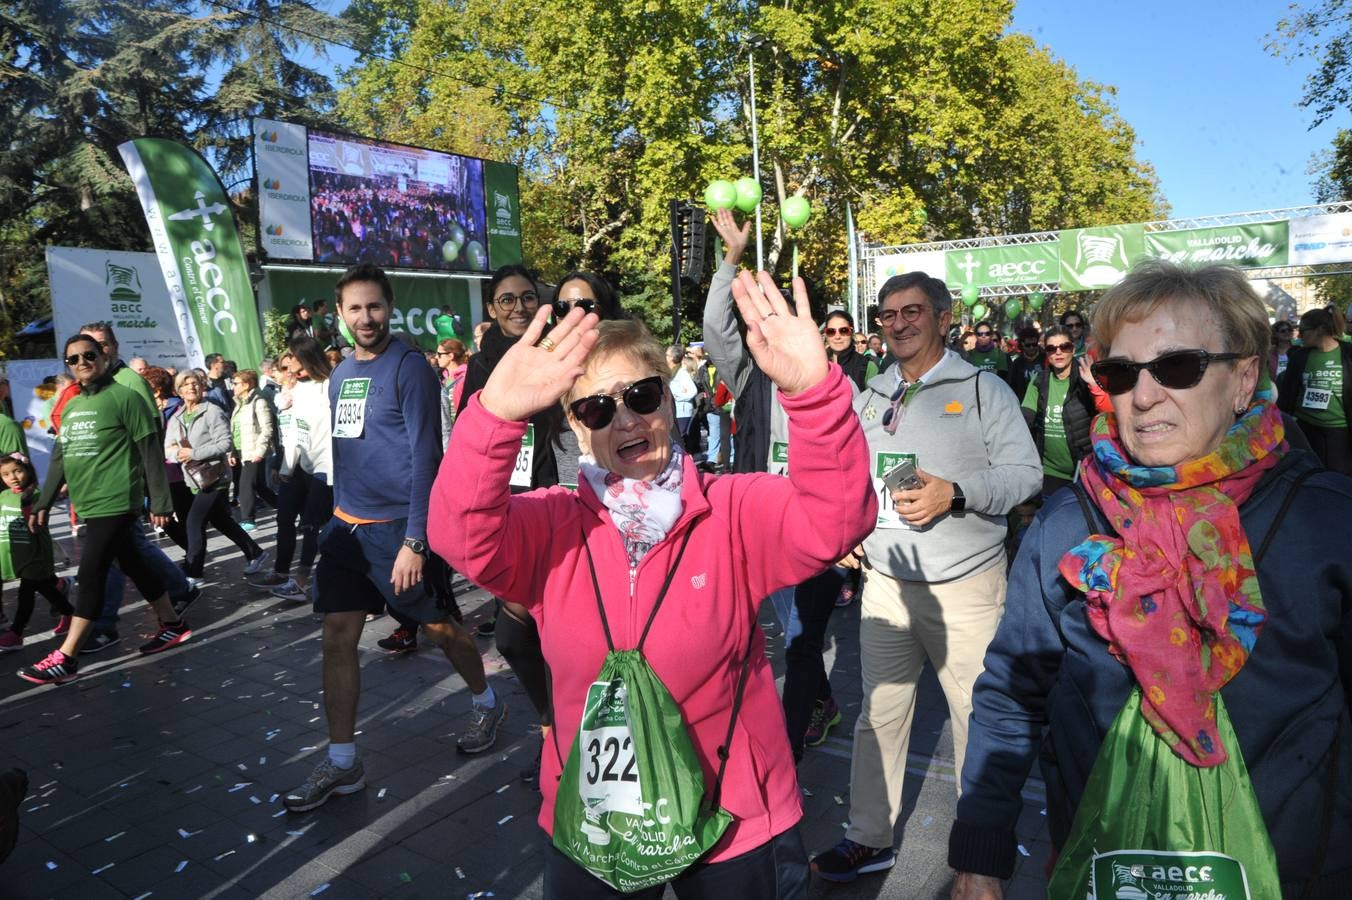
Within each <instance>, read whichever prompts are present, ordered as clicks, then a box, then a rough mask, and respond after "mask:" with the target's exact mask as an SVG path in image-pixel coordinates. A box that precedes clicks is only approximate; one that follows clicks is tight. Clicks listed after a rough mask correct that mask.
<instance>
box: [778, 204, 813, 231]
mask: <svg viewBox="0 0 1352 900" xmlns="http://www.w3.org/2000/svg"><path fill="white" fill-rule="evenodd" d="M779 215H780V218H782V219H783V220H784V224H785V225H787V226H789V227H790V228H802V227H803V226H804V225H806V224H807V220H808V219H809V218H811V217H812V204H811V203H808V202H807V198H806V197H785V198H784V205H783V206H782V207H780V209H779Z"/></svg>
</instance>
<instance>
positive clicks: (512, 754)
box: [0, 519, 1048, 900]
mask: <svg viewBox="0 0 1352 900" xmlns="http://www.w3.org/2000/svg"><path fill="white" fill-rule="evenodd" d="M55 533H56V534H57V537H58V538H59V539H60V538H63V537H64V529H63V526H62V525H60V524H58V525H57V526H56V531H55ZM213 534H214V532H213ZM255 536H256V537H257V538H258V539H259V541H260V543H262V544H264V546H270V545H271V542H272V529H271V525H270V522H269V521H268V520H266V519H264V520H262V521H261V522H260V527H259V530H258V531H257V532H256V533H255ZM165 546H166V547H168V545H167V544H166V545H165ZM169 552H170V555H171V557H173V558H175V559H177V558H179V555H180V554H179V553H178V551H177V550H176V549H174V548H169ZM210 559H211V564H210V566H209V568H208V572H207V575H208V578H209V579H211V584H210V586H209V587H208V588H207V592H206V594H205V596H204V598H203V599H202V600H201V601H199V602H198V604H197V606H196V607H194V609H193V611H192V615H191V616H190V619H191V621H192V624H193V626H194V635H193V638H192V640H191V641H190V642H189V644H187V645H185V646H184V647H182V648H180V649H176V650H172V651H169V652H167V653H164V654H162V655H158V656H154V657H149V658H144V659H143V658H139V657H138V656H137V655H136V653H135V647H136V644H137V643H138V641H137V640H136V638H137V636H138V635H140V634H142V633H147V634H148V633H149V632H150V631H151V630H153V621H152V616H151V614H150V613H149V610H148V609H147V608H146V606H145V604H143V603H140V602H139V600H137V601H135V602H129V603H128V604H126V610H127V611H126V614H125V615H124V619H123V623H122V635H123V645H121V646H119V647H117V648H116V649H113V650H109V651H107V653H108V655H106V656H105V655H101V656H96V657H92V658H91V657H86V658H85V659H86V660H87V661H88V662H86V663H85V665H84V667H83V669H82V670H81V678H80V679H78V680H77V681H75V682H73V683H71V684H68V685H64V686H61V687H55V688H53V687H35V686H32V685H28V684H27V683H25V682H22V681H20V680H19V679H17V678H14V677H13V676H11V675H8V674H7V673H8V672H11V671H13V669H15V668H17V667H18V666H19V665H23V664H27V663H29V662H32V661H36V660H37V659H39V658H41V656H43V655H45V654H46V653H47V652H49V651H50V650H51V649H52V648H53V647H54V646H55V643H54V640H53V638H52V637H51V634H50V631H41V632H33V633H32V636H30V638H29V641H28V645H27V646H25V647H24V649H23V650H22V651H21V652H17V653H11V654H7V655H5V656H4V657H3V664H2V665H0V672H4V673H6V674H4V675H3V677H0V767H8V766H10V765H19V766H21V767H23V768H25V769H27V770H28V773H29V778H30V782H31V788H30V793H29V797H28V798H27V799H26V800H25V802H24V803H23V806H22V807H21V819H22V826H23V827H22V830H21V834H20V838H19V845H18V847H17V848H16V850H15V852H14V855H13V856H12V857H11V858H10V859H9V860H8V861H7V862H6V863H4V864H3V865H0V897H14V898H47V897H59V898H67V897H75V898H80V900H101V898H105V897H106V898H121V897H132V898H145V897H158V898H191V897H202V898H231V900H233V898H246V897H266V898H292V897H296V898H301V897H309V896H318V897H323V898H324V900H343V898H375V897H400V898H404V897H410V898H411V897H436V898H459V897H474V896H480V897H489V896H493V897H499V898H504V897H524V898H533V897H539V896H540V892H541V877H540V872H541V862H540V847H541V841H542V832H540V830H539V829H538V828H537V826H536V825H535V816H536V812H537V810H538V795H537V794H536V793H535V792H534V790H533V789H530V788H526V787H523V786H522V785H521V783H520V782H519V780H518V774H517V773H518V771H519V769H520V768H521V767H523V766H525V765H526V764H527V763H528V762H529V761H530V759H531V757H532V756H533V754H534V751H535V746H536V742H537V741H538V740H539V737H538V728H534V727H532V722H531V718H532V717H531V715H530V714H529V712H528V709H529V702H528V701H527V699H526V697H525V695H524V693H523V692H522V691H521V690H520V688H519V686H518V685H517V683H516V681H515V680H514V679H512V678H511V676H510V673H509V672H508V671H507V669H506V666H505V664H504V663H503V661H502V659H501V658H500V657H499V656H498V655H497V653H496V652H495V651H494V650H493V648H492V644H491V642H481V649H482V650H483V651H484V661H485V664H486V665H487V667H488V669H489V672H490V677H493V678H494V684H495V685H496V686H497V688H498V690H499V692H500V694H502V695H504V696H505V697H506V698H507V702H508V703H509V704H510V708H511V715H510V716H509V718H508V721H507V722H506V724H505V725H504V728H503V730H502V732H500V734H499V739H498V745H497V747H496V748H495V749H494V751H493V752H491V753H488V754H485V755H482V756H478V757H469V758H467V757H463V756H458V755H457V754H456V752H455V740H456V733H457V731H458V730H459V729H460V728H462V727H463V726H464V723H465V718H466V715H467V713H468V711H469V693H468V691H467V689H466V688H465V685H464V683H463V682H462V681H461V680H460V679H459V678H458V677H457V676H456V675H455V674H454V671H453V670H452V669H451V667H450V664H449V663H448V662H447V661H446V660H445V658H444V657H443V656H442V655H441V654H440V652H438V651H437V650H436V649H435V648H433V647H430V646H424V647H423V648H422V649H421V650H420V652H418V653H417V654H415V655H412V656H404V657H398V658H393V657H388V656H385V655H384V654H382V653H381V652H380V650H379V649H378V648H377V647H376V646H375V641H376V640H377V639H379V638H380V637H383V636H384V635H385V634H387V633H388V632H389V630H390V629H391V628H392V627H393V626H392V624H391V623H390V622H389V620H388V619H379V620H377V621H375V622H373V623H371V624H370V625H368V627H367V629H366V634H365V635H364V636H363V638H362V662H363V669H362V678H363V685H364V694H363V698H362V705H361V711H360V721H359V728H360V729H361V730H360V731H359V732H358V734H359V737H358V738H357V740H358V747H359V749H360V752H361V756H362V759H363V761H364V763H365V766H366V772H367V780H368V784H369V787H368V788H367V790H365V791H364V792H361V793H359V794H356V795H353V796H349V797H340V798H335V799H333V800H331V801H330V802H329V803H328V804H327V805H325V806H323V807H320V808H319V809H317V810H314V811H312V812H310V813H306V814H302V815H289V814H287V813H285V812H283V811H282V806H281V799H280V797H279V795H280V794H282V793H284V792H285V791H287V790H288V789H290V788H292V787H294V786H295V785H297V784H299V783H300V781H302V780H303V779H304V777H305V776H306V774H308V772H309V771H310V769H311V768H312V767H313V766H314V764H315V763H316V762H317V761H318V760H319V759H320V758H321V754H322V753H323V752H324V749H323V747H324V740H325V738H324V719H323V710H322V709H321V701H322V688H321V672H320V661H321V660H320V642H319V633H320V628H319V622H318V620H317V618H316V617H315V616H314V615H313V613H312V612H311V611H310V609H309V607H308V606H305V605H295V604H290V603H286V602H284V601H280V600H274V599H273V598H271V597H269V596H268V595H266V594H263V593H259V592H255V591H252V590H250V589H249V588H248V587H247V586H246V585H245V584H244V582H243V578H242V569H243V558H242V556H241V555H240V554H239V552H238V551H237V550H236V549H235V548H234V547H233V546H231V545H230V544H228V543H227V542H226V541H224V540H223V539H221V538H219V537H216V538H215V539H214V540H213V541H212V543H211V556H210ZM13 590H14V588H13V586H12V585H11V586H10V590H9V591H7V592H6V597H5V599H6V605H5V608H6V610H7V611H12V609H13V605H12V604H13V600H12V597H13ZM131 594H132V596H134V591H132V592H131ZM460 600H461V604H462V607H463V608H464V610H465V612H466V615H467V622H469V624H470V625H473V624H475V623H477V622H478V621H480V620H481V619H482V618H483V617H484V616H485V615H486V613H487V612H488V609H489V607H488V606H487V603H488V598H487V596H486V595H484V594H483V592H481V591H477V590H472V589H470V588H468V587H466V588H465V590H464V591H463V592H462V594H461V597H460ZM39 604H40V606H39V611H38V613H37V615H36V617H35V620H34V625H33V627H34V628H47V629H50V627H51V623H50V620H49V619H48V617H47V612H46V610H45V609H44V608H42V606H41V600H39ZM858 625H859V622H858V606H857V604H856V605H854V606H852V607H849V608H847V609H845V610H843V611H841V613H840V614H838V615H837V616H835V617H834V619H833V621H832V628H831V641H830V644H829V649H828V653H829V657H828V665H829V666H830V668H831V671H832V679H831V680H832V684H833V685H834V686H835V690H836V694H837V697H838V699H839V700H840V702H841V704H842V707H843V708H844V712H845V722H844V723H842V727H841V728H839V729H837V730H836V731H835V732H833V734H832V735H831V737H830V738H829V739H828V741H827V742H826V744H825V745H823V746H822V747H820V748H817V749H814V750H811V751H809V752H808V755H807V757H806V759H805V760H804V762H803V764H802V766H801V769H800V772H799V777H800V781H801V784H802V788H803V793H804V807H805V810H806V817H805V819H804V821H803V825H802V831H803V838H804V841H805V842H806V843H807V845H808V847H809V849H810V850H812V851H815V850H817V849H821V848H824V847H827V846H830V845H831V844H833V843H834V842H835V841H836V840H838V839H839V837H840V835H841V833H842V826H843V824H844V822H845V819H846V816H847V813H848V792H849V759H850V738H849V735H850V731H849V727H850V725H851V724H852V721H853V719H854V716H855V715H856V714H857V712H858V709H859V681H858ZM762 626H763V627H764V628H765V629H766V633H767V636H768V637H769V638H770V651H771V653H772V655H773V656H774V657H775V658H777V659H778V658H781V657H782V652H781V651H782V641H781V640H780V632H779V627H778V625H777V624H775V622H774V620H773V615H772V613H771V612H770V611H769V609H768V608H767V610H766V612H765V614H764V616H763V618H762ZM920 697H921V699H920V707H919V709H918V711H917V714H916V725H915V737H914V739H913V741H912V746H911V760H910V766H909V770H908V771H909V775H910V777H908V779H907V782H906V789H905V803H906V806H905V811H904V815H903V819H902V822H901V823H900V824H899V825H898V827H897V839H898V841H899V847H900V853H899V857H898V863H897V866H896V867H895V868H894V869H893V870H892V871H891V872H889V873H887V874H886V875H885V876H884V875H875V876H866V877H865V878H862V879H860V880H859V881H857V882H855V883H854V884H852V885H842V886H834V885H825V884H822V883H818V884H814V886H813V894H812V896H813V897H814V898H826V897H830V898H833V900H862V898H925V900H928V898H939V897H946V896H947V890H948V885H949V882H950V879H951V876H952V873H951V871H950V870H949V869H948V866H947V865H946V862H945V857H946V849H947V838H948V830H949V825H950V823H951V822H952V816H953V804H954V775H953V761H952V760H953V755H952V742H951V739H950V736H949V729H948V724H947V712H946V708H945V706H944V704H943V698H942V694H941V693H940V691H939V687H938V684H937V682H936V681H935V680H934V678H933V676H932V674H931V673H929V672H927V673H926V677H925V680H924V682H923V684H922V690H921V695H920ZM1024 796H1025V810H1024V817H1023V819H1022V821H1021V827H1020V836H1021V837H1020V839H1021V840H1022V841H1023V846H1024V847H1025V848H1026V849H1027V851H1028V854H1029V855H1028V856H1027V858H1024V859H1021V860H1020V864H1019V868H1018V870H1017V871H1016V874H1015V878H1014V879H1013V881H1012V882H1011V883H1010V885H1009V888H1008V890H1007V893H1006V896H1008V897H1011V898H1015V900H1031V898H1034V897H1040V896H1042V895H1043V884H1044V881H1043V878H1042V872H1043V866H1044V864H1045V860H1046V857H1047V849H1048V844H1047V840H1046V828H1045V824H1044V823H1045V819H1043V818H1042V817H1041V815H1042V791H1041V784H1040V782H1036V781H1030V782H1029V784H1028V786H1027V788H1026V790H1025V795H1024ZM480 892H482V893H480Z"/></svg>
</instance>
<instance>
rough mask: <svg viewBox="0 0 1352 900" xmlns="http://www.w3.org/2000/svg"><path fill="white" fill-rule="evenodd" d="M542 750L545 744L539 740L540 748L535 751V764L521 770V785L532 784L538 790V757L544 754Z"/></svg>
mask: <svg viewBox="0 0 1352 900" xmlns="http://www.w3.org/2000/svg"><path fill="white" fill-rule="evenodd" d="M544 748H545V743H544V739H543V738H542V739H541V740H540V746H539V747H537V748H536V749H535V762H533V763H531V764H530V765H529V766H527V767H526V768H524V769H522V770H521V783H522V784H533V785H535V786H536V787H537V789H538V787H539V785H540V755H541V754H542V753H543V752H544Z"/></svg>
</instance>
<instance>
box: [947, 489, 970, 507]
mask: <svg viewBox="0 0 1352 900" xmlns="http://www.w3.org/2000/svg"><path fill="white" fill-rule="evenodd" d="M966 509H967V498H966V497H964V496H963V495H962V488H960V487H958V483H957V482H956V481H955V482H953V505H952V506H950V507H949V508H948V511H949V512H955V513H956V512H963V511H964V510H966Z"/></svg>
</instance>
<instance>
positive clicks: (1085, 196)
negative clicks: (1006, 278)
mask: <svg viewBox="0 0 1352 900" xmlns="http://www.w3.org/2000/svg"><path fill="white" fill-rule="evenodd" d="M1011 9H1012V6H1011V4H1010V3H1009V2H1006V0H959V2H955V3H951V4H947V5H935V4H931V3H927V2H919V0H901V2H896V3H892V4H888V5H887V8H886V9H879V8H878V6H877V4H873V3H866V2H861V0H817V2H813V3H803V2H781V3H776V4H770V3H759V2H752V0H742V2H733V3H725V4H713V5H710V4H706V3H702V2H693V0H674V2H669V3H665V4H661V5H660V6H656V7H655V6H654V5H653V4H651V3H647V2H644V0H618V2H617V0H609V2H598V0H568V2H564V0H520V2H517V0H513V2H508V0H452V2H449V3H448V2H444V0H436V2H432V0H359V2H357V3H355V4H354V5H353V6H352V7H350V8H349V10H348V12H347V13H346V14H345V15H346V16H347V17H348V18H349V19H350V20H351V21H352V22H353V23H354V24H356V26H357V27H356V31H357V33H358V35H359V38H358V40H357V43H358V45H359V46H363V47H364V48H366V49H367V50H368V52H369V55H368V56H366V57H364V58H363V59H362V60H361V61H359V63H358V65H356V66H354V67H353V68H351V69H350V70H348V71H347V72H345V73H344V75H343V85H344V86H343V90H342V92H341V95H340V99H339V102H338V113H339V115H340V116H341V117H342V118H343V119H344V120H345V122H347V123H348V125H349V127H350V128H351V129H352V130H354V131H358V132H363V133H373V134H376V135H378V136H380V137H384V138H390V139H395V140H405V141H408V142H410V143H416V144H422V145H426V146H431V147H435V148H438V149H446V150H451V151H455V152H462V153H473V154H476V155H484V156H491V157H496V158H501V159H506V160H508V161H510V162H515V163H517V164H518V165H520V166H521V167H522V172H523V179H522V207H523V211H524V215H523V243H524V245H525V250H526V254H527V256H528V261H529V262H530V263H532V264H534V265H536V266H537V267H538V268H540V269H541V270H542V271H543V272H544V273H545V274H546V275H547V276H557V275H558V274H560V273H562V272H563V271H565V270H567V269H569V268H573V267H578V266H582V267H587V268H592V269H596V270H598V271H602V272H615V273H619V275H620V277H621V280H622V282H623V283H624V284H625V287H626V302H627V303H631V304H632V303H634V302H635V301H637V303H638V305H639V307H640V310H641V313H642V314H643V317H644V318H645V319H646V320H648V321H649V323H650V324H655V325H657V326H658V327H659V328H662V329H665V327H666V326H665V323H666V322H668V321H669V316H670V309H669V303H670V301H669V297H668V294H667V286H666V282H667V274H666V273H667V254H668V252H669V238H668V233H667V229H668V217H667V208H666V205H667V202H668V201H669V200H672V199H680V198H690V197H697V196H699V194H700V193H701V192H702V190H703V187H704V185H705V184H707V183H708V182H709V181H710V180H711V179H713V178H718V177H729V176H734V177H735V176H738V175H742V174H750V170H751V168H752V167H751V160H750V147H751V136H750V129H749V115H748V113H749V104H750V92H749V84H748V80H747V70H748V54H750V53H754V54H755V62H756V82H757V84H756V93H757V101H758V113H759V115H758V119H759V124H760V144H761V160H762V189H763V192H764V194H765V196H766V198H767V202H766V205H765V213H766V220H765V226H766V232H767V233H766V235H765V238H766V242H767V248H768V254H767V265H768V266H769V267H771V268H776V269H782V268H784V267H786V266H787V255H786V254H785V253H784V252H783V250H784V249H785V247H786V245H785V239H786V235H785V234H784V233H783V232H782V230H781V229H779V228H778V227H777V220H778V216H777V208H778V204H779V203H780V202H782V200H783V199H784V198H785V197H787V196H788V195H790V194H801V195H804V196H807V197H808V198H810V200H811V201H812V203H813V207H814V216H813V218H812V220H811V221H810V222H809V224H808V225H807V226H806V228H805V229H804V231H803V233H802V234H801V235H799V236H798V238H799V242H800V245H801V249H802V256H803V270H804V272H806V273H807V274H809V275H811V276H812V277H813V278H814V279H815V280H816V281H818V282H819V283H821V284H822V285H823V286H824V291H825V293H826V294H828V295H830V296H835V297H839V296H840V295H841V293H842V291H843V286H844V280H845V256H846V254H845V246H844V236H845V228H844V216H845V204H846V202H847V201H848V202H849V203H850V204H851V205H852V207H853V209H854V212H855V216H856V220H857V222H858V224H859V228H860V230H861V233H862V234H863V235H864V236H865V237H866V238H868V239H871V240H874V241H877V242H885V243H892V242H906V241H915V240H922V239H937V238H942V237H958V236H964V235H971V234H987V233H998V232H1007V231H1022V230H1029V229H1041V228H1056V227H1062V226H1077V225H1093V224H1105V223H1109V222H1117V221H1133V220H1139V219H1141V218H1150V217H1155V216H1158V215H1162V214H1164V211H1165V207H1164V204H1163V202H1162V200H1161V198H1160V197H1159V194H1158V188H1157V185H1156V181H1155V178H1154V174H1153V172H1152V171H1151V169H1150V167H1149V166H1147V165H1145V164H1143V163H1141V162H1140V161H1139V160H1138V159H1137V158H1136V156H1135V137H1134V134H1133V132H1132V130H1131V129H1130V127H1129V126H1128V125H1127V124H1126V123H1125V122H1123V121H1122V120H1121V119H1120V117H1118V116H1117V114H1116V111H1115V109H1114V107H1113V104H1112V97H1111V91H1110V90H1109V89H1107V88H1103V87H1100V86H1098V85H1093V84H1088V83H1085V82H1082V81H1080V80H1079V79H1078V77H1077V76H1076V75H1075V73H1074V72H1073V71H1072V70H1071V69H1069V68H1068V67H1067V66H1065V65H1064V64H1063V63H1061V62H1060V61H1058V60H1056V59H1055V58H1054V57H1053V56H1052V55H1051V53H1050V52H1049V51H1047V50H1045V49H1043V48H1038V47H1036V46H1035V45H1034V44H1033V43H1032V41H1031V40H1029V39H1028V38H1027V37H1024V36H1021V35H1017V34H1010V33H1008V27H1009V22H1010V15H1011ZM753 36H754V39H753ZM377 55H380V56H386V57H388V58H389V60H391V61H385V60H381V59H377V58H375V56H377ZM691 294H692V296H691V297H690V299H691V300H693V302H692V303H691V307H692V308H691V309H690V310H689V311H688V312H687V313H686V316H685V318H686V319H687V320H691V319H693V320H694V321H696V322H697V321H698V318H699V304H700V303H702V294H701V292H699V291H694V292H691Z"/></svg>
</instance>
